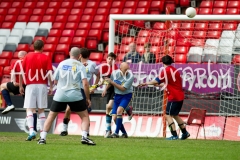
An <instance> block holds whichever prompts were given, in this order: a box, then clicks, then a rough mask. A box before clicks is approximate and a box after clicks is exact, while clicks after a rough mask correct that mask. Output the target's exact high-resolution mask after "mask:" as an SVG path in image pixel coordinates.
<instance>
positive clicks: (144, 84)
mask: <svg viewBox="0 0 240 160" xmlns="http://www.w3.org/2000/svg"><path fill="white" fill-rule="evenodd" d="M146 85H147V83H140V84H139V85H138V87H144V86H146Z"/></svg>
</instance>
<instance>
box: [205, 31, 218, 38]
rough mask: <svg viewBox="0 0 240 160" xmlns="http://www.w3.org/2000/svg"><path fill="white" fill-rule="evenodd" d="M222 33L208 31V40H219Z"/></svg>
mask: <svg viewBox="0 0 240 160" xmlns="http://www.w3.org/2000/svg"><path fill="white" fill-rule="evenodd" d="M221 33H222V32H221V31H208V32H207V38H213V39H219V38H220V37H221Z"/></svg>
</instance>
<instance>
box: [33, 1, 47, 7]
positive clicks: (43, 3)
mask: <svg viewBox="0 0 240 160" xmlns="http://www.w3.org/2000/svg"><path fill="white" fill-rule="evenodd" d="M48 5H49V2H41V1H40V2H37V4H36V8H48Z"/></svg>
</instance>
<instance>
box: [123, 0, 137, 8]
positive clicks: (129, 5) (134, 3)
mask: <svg viewBox="0 0 240 160" xmlns="http://www.w3.org/2000/svg"><path fill="white" fill-rule="evenodd" d="M136 7H137V1H134V0H132V1H131V0H130V1H126V2H125V5H124V8H136Z"/></svg>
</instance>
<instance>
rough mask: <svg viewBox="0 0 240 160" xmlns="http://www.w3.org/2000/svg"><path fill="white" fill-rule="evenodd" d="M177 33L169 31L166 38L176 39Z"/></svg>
mask: <svg viewBox="0 0 240 160" xmlns="http://www.w3.org/2000/svg"><path fill="white" fill-rule="evenodd" d="M178 35H179V34H178V31H170V32H168V37H169V38H172V39H177V38H178Z"/></svg>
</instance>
